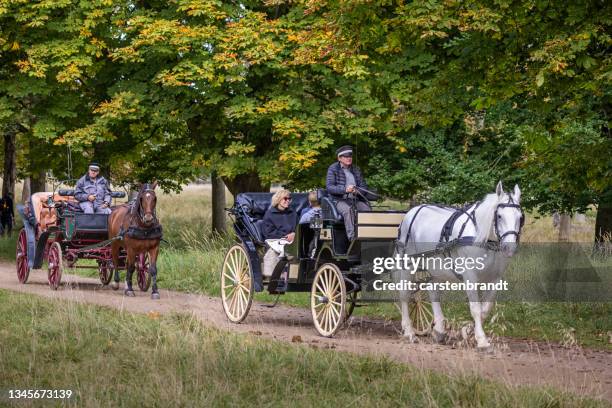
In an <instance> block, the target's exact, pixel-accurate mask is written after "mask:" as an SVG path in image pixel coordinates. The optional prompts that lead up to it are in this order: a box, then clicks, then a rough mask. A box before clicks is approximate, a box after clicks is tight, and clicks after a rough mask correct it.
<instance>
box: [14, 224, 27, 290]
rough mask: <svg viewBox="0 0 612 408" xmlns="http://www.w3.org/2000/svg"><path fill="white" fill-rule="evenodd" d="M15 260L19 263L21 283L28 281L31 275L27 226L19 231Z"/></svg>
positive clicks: (18, 277) (18, 274)
mask: <svg viewBox="0 0 612 408" xmlns="http://www.w3.org/2000/svg"><path fill="white" fill-rule="evenodd" d="M15 262H16V264H17V279H19V283H26V282H27V281H28V277H29V276H30V264H29V261H28V237H27V234H26V230H25V228H22V229H21V231H19V238H17V250H16V254H15Z"/></svg>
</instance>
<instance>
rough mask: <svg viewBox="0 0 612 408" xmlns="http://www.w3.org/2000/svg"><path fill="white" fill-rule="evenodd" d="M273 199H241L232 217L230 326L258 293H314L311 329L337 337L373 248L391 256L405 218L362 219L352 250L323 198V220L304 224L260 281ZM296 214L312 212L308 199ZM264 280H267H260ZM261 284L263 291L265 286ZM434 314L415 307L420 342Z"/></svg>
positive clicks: (225, 298) (378, 215)
mask: <svg viewBox="0 0 612 408" xmlns="http://www.w3.org/2000/svg"><path fill="white" fill-rule="evenodd" d="M272 195H273V193H242V194H238V195H237V197H236V200H235V203H234V206H233V207H232V208H230V209H228V211H229V213H230V216H231V217H232V219H233V221H234V222H233V226H234V231H235V233H236V235H237V237H238V239H239V241H240V242H238V243H236V244H235V245H233V246H232V247H231V248H230V249H229V250H228V252H227V254H226V256H225V259H224V262H223V267H222V270H221V296H222V303H223V309H224V311H225V313H226V315H227V317H228V319H229V320H230V321H231V322H234V323H240V322H241V321H243V320H244V319H245V318H246V317H247V315H248V313H249V310H250V308H251V304H252V301H253V295H254V292H256V291H259V290H267V292H268V293H270V294H278V295H281V294H283V293H286V292H310V306H311V312H312V317H313V322H314V324H315V327H316V329H317V331H318V332H319V334H321V335H322V336H325V337H331V336H333V335H334V333H336V331H337V330H338V329H339V328H340V327H341V326H342V325H343V323H344V322H345V321H346V319H348V318H349V317H350V316H351V314H352V313H353V310H354V308H355V306H356V305H358V303H359V299H360V296H359V293H360V291H361V290H362V283H363V282H362V278H363V277H364V276H365V275H366V274H367V273H368V270H369V271H370V272H371V264H369V263H368V260H367V259H366V258H368V257H367V255H365V254H366V253H367V250H368V247H371V246H372V245H376V246H377V247H378V248H380V247H381V245H382V247H386V248H387V253H388V254H389V255H390V254H391V253H392V251H393V245H394V242H395V239H396V238H397V231H398V226H399V224H400V223H401V221H402V219H403V217H404V215H405V211H359V212H356V214H355V215H356V219H355V232H356V238H355V240H353V241H352V242H349V241H348V239H347V236H346V231H345V228H344V222H343V218H342V216H341V214H340V213H339V212H338V211H337V209H336V206H335V203H334V201H333V200H332V199H331V197H329V196H327V194H326V192H325V190H319V191H318V196H319V202H320V203H321V217H316V218H314V219H313V221H312V222H311V223H310V224H298V225H297V226H296V230H295V233H296V234H295V239H294V240H293V242H292V243H291V244H288V245H287V246H286V247H285V255H286V256H285V257H282V258H281V261H280V262H279V263H278V264H277V266H276V268H275V269H274V272H273V273H272V276H271V277H269V278H265V277H263V275H262V270H263V255H264V253H265V251H266V243H265V241H264V239H263V236H262V231H261V224H262V219H263V216H264V214H265V212H266V210H267V209H268V208H269V207H270V204H271V200H272ZM291 196H292V202H291V207H292V208H293V210H294V211H296V212H297V213H298V214H299V213H300V211H301V210H302V209H303V208H305V207H307V206H308V194H307V193H293V194H291ZM283 272H284V273H287V272H288V279H287V287H286V290H282V291H279V290H278V285H279V283H280V280H281V273H283ZM260 277H261V278H260ZM258 281H261V283H262V284H263V285H262V286H263V287H262V288H259V287H258V286H259V282H258ZM428 307H430V306H429V305H428V304H427V302H425V301H424V300H423V299H422V298H421V297H420V296H417V297H414V301H413V302H412V303H411V305H410V308H411V317H412V320H413V323H414V325H415V327H416V331H417V333H418V334H426V333H427V332H428V331H429V329H430V327H431V320H432V316H431V313H430V312H429V311H428V310H427V309H428Z"/></svg>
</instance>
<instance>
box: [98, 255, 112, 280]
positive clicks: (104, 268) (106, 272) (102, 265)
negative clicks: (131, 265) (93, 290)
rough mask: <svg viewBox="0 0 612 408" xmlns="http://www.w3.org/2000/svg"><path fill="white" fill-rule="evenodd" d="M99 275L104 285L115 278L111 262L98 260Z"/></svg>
mask: <svg viewBox="0 0 612 408" xmlns="http://www.w3.org/2000/svg"><path fill="white" fill-rule="evenodd" d="M98 276H99V277H100V282H102V284H103V285H108V284H109V283H110V281H111V279H112V278H113V269H112V268H110V267H109V263H108V262H105V261H98Z"/></svg>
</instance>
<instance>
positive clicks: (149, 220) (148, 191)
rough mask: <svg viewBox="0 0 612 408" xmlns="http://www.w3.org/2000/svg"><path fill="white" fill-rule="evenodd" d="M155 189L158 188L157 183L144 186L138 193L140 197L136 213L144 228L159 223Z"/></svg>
mask: <svg viewBox="0 0 612 408" xmlns="http://www.w3.org/2000/svg"><path fill="white" fill-rule="evenodd" d="M155 187H157V182H154V183H153V184H149V183H145V184H143V185H142V186H141V187H140V191H139V192H138V197H136V205H135V206H134V211H135V212H136V214H137V215H138V218H139V220H140V222H141V223H142V224H143V225H144V226H150V225H152V224H154V223H156V222H157V216H156V215H155V206H156V205H157V197H156V196H155Z"/></svg>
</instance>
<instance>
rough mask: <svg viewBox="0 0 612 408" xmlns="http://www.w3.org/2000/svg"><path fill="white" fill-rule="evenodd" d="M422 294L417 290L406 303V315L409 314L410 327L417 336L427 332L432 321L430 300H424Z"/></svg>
mask: <svg viewBox="0 0 612 408" xmlns="http://www.w3.org/2000/svg"><path fill="white" fill-rule="evenodd" d="M423 296H424V295H423V294H422V292H418V293H417V294H416V295H415V296H414V297H413V298H412V299H411V301H410V303H409V305H408V315H409V316H410V320H411V322H412V327H413V329H414V332H415V333H416V334H417V335H419V336H425V335H427V334H429V332H430V331H431V327H432V323H433V312H432V311H431V302H428V301H426V300H424V299H423Z"/></svg>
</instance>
